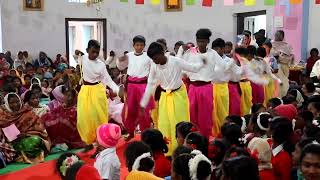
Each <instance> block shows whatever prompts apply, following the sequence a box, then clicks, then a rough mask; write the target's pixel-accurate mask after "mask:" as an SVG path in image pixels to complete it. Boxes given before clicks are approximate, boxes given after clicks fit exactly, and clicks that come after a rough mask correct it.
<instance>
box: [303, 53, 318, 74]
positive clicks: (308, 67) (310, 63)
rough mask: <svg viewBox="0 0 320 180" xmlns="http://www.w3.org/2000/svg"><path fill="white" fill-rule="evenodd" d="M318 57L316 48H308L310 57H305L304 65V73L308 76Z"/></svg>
mask: <svg viewBox="0 0 320 180" xmlns="http://www.w3.org/2000/svg"><path fill="white" fill-rule="evenodd" d="M319 59H320V56H319V50H318V49H317V48H312V49H311V50H310V57H309V58H308V59H307V65H306V73H307V76H310V73H311V71H312V68H313V66H314V64H315V63H316V62H317V61H318V60H319Z"/></svg>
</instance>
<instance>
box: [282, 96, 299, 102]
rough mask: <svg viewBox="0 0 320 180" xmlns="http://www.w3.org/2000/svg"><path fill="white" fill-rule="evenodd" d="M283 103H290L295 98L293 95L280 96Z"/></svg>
mask: <svg viewBox="0 0 320 180" xmlns="http://www.w3.org/2000/svg"><path fill="white" fill-rule="evenodd" d="M282 101H283V104H292V103H294V102H296V101H297V100H296V98H295V97H294V96H293V95H286V96H284V97H282Z"/></svg>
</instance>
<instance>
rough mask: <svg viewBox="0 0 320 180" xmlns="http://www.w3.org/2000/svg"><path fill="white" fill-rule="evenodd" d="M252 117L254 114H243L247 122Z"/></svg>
mask: <svg viewBox="0 0 320 180" xmlns="http://www.w3.org/2000/svg"><path fill="white" fill-rule="evenodd" d="M251 117H252V114H246V115H244V116H243V118H244V119H245V120H246V124H249V122H250V119H251Z"/></svg>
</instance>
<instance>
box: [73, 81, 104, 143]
mask: <svg viewBox="0 0 320 180" xmlns="http://www.w3.org/2000/svg"><path fill="white" fill-rule="evenodd" d="M77 113H78V114H77V118H78V119H77V128H78V132H79V134H80V137H81V139H82V141H83V142H85V143H86V144H92V143H94V142H95V140H96V130H97V128H98V127H99V126H100V125H101V124H104V123H107V122H108V101H107V95H106V88H105V87H104V86H103V85H102V84H101V83H99V84H97V85H92V86H87V85H83V86H82V87H81V90H80V93H79V96H78V105H77Z"/></svg>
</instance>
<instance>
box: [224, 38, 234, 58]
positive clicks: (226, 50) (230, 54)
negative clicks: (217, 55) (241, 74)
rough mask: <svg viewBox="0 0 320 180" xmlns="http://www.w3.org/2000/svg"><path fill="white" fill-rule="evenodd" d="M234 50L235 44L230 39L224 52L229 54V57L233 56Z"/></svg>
mask: <svg viewBox="0 0 320 180" xmlns="http://www.w3.org/2000/svg"><path fill="white" fill-rule="evenodd" d="M232 50H233V44H232V42H230V41H227V42H226V47H225V49H224V54H225V55H226V56H228V57H229V58H232Z"/></svg>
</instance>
